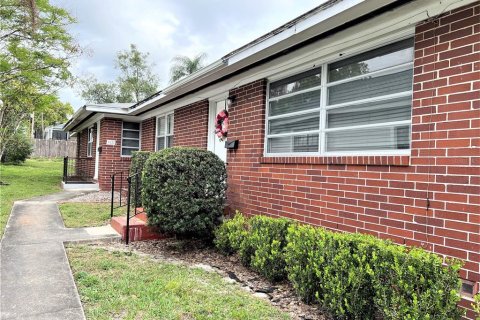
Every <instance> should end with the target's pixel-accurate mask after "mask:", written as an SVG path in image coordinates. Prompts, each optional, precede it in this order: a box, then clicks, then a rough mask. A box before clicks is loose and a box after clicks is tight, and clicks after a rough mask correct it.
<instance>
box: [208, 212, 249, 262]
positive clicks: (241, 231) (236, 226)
mask: <svg viewBox="0 0 480 320" xmlns="http://www.w3.org/2000/svg"><path fill="white" fill-rule="evenodd" d="M247 234H248V231H247V220H246V219H245V217H244V216H243V215H242V214H241V213H239V212H238V211H237V212H236V214H235V216H234V217H233V218H232V219H229V220H226V221H224V222H223V223H222V224H221V225H220V226H219V227H218V228H217V230H216V231H215V240H214V243H215V246H216V247H217V248H218V250H220V252H221V253H223V254H225V255H230V254H232V253H234V252H237V251H239V250H240V247H241V245H242V242H243V241H244V239H245V237H246V236H247Z"/></svg>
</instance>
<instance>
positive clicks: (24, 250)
mask: <svg viewBox="0 0 480 320" xmlns="http://www.w3.org/2000/svg"><path fill="white" fill-rule="evenodd" d="M78 195H79V193H75V192H60V193H57V194H54V195H51V196H44V197H39V198H34V199H31V200H27V201H17V202H15V204H14V206H13V208H12V212H11V215H10V219H9V221H8V224H7V227H6V229H5V234H4V236H3V239H2V242H1V245H0V254H1V255H0V299H1V303H0V319H2V320H4V319H45V320H47V319H48V320H51V319H62V320H66V319H85V316H84V314H83V308H82V304H81V302H80V298H79V296H78V292H77V288H76V286H75V282H74V280H73V277H72V273H71V270H70V265H69V263H68V260H67V256H66V253H65V248H64V242H76V241H94V240H102V239H120V237H119V235H118V234H117V233H116V232H115V231H114V230H113V229H112V228H110V227H109V226H108V227H98V228H78V229H69V228H65V226H64V224H63V220H62V218H61V216H60V212H59V211H58V207H57V204H56V201H61V200H66V199H69V198H73V197H75V196H78Z"/></svg>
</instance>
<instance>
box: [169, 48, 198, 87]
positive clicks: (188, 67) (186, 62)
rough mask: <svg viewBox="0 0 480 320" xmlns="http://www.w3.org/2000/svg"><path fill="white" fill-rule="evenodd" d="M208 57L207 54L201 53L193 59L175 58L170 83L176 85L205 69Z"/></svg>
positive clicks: (185, 57)
mask: <svg viewBox="0 0 480 320" xmlns="http://www.w3.org/2000/svg"><path fill="white" fill-rule="evenodd" d="M206 57H207V55H206V54H205V53H200V54H198V55H196V56H195V57H193V58H192V59H190V58H189V57H187V56H175V57H174V58H173V59H172V62H173V65H172V67H171V68H170V83H174V82H176V81H177V80H179V79H181V78H183V77H186V76H188V75H190V74H192V73H194V72H195V71H197V70H200V69H201V68H203V67H204V60H205V59H206Z"/></svg>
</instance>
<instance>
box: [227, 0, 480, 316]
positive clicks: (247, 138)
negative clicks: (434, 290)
mask: <svg viewBox="0 0 480 320" xmlns="http://www.w3.org/2000/svg"><path fill="white" fill-rule="evenodd" d="M479 14H480V4H479V2H476V4H475V5H473V6H470V7H468V8H463V9H459V10H455V11H454V12H450V13H447V14H444V15H442V17H440V18H439V19H436V20H435V21H436V22H437V23H438V26H436V24H435V22H429V23H424V24H420V25H418V26H417V30H416V37H415V61H414V73H415V75H414V94H413V110H412V114H413V116H412V152H411V156H410V157H408V156H406V157H405V156H403V157H295V158H282V157H278V158H263V156H262V155H263V139H264V123H265V101H266V82H265V81H256V82H253V83H251V84H248V85H245V86H243V87H240V88H237V89H234V90H231V91H230V94H231V95H235V96H236V101H235V103H234V104H233V106H232V107H231V108H230V110H229V111H230V130H229V139H238V140H239V141H240V143H239V148H238V150H236V151H229V154H228V179H229V180H228V203H229V205H230V206H231V207H232V208H233V209H239V210H241V211H242V212H244V213H246V214H265V215H270V216H286V217H289V218H293V219H296V220H299V221H302V222H306V223H311V224H315V225H320V226H324V227H327V228H330V229H334V230H341V231H347V232H362V233H369V234H373V235H375V236H378V237H380V238H388V239H392V240H393V241H395V242H396V243H399V244H406V245H414V246H421V247H424V248H426V249H428V250H431V251H433V252H436V253H438V254H441V255H445V256H450V257H456V258H460V259H463V260H464V261H465V266H464V268H463V270H462V272H461V276H462V277H463V278H466V279H469V280H471V281H475V282H478V281H480V264H479V261H480V254H479V252H480V91H479V89H480V36H479V34H480V33H479V32H480V19H478V17H479ZM435 29H436V31H435ZM427 198H428V199H429V200H430V205H429V208H428V209H427ZM463 305H464V306H466V305H467V302H466V301H463ZM469 317H472V314H471V313H470V314H469Z"/></svg>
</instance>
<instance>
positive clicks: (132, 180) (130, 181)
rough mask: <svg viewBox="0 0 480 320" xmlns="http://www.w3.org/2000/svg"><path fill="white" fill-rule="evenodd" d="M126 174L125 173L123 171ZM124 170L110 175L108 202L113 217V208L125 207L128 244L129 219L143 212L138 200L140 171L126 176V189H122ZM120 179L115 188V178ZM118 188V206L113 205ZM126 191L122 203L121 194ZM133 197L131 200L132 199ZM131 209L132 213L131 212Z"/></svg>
mask: <svg viewBox="0 0 480 320" xmlns="http://www.w3.org/2000/svg"><path fill="white" fill-rule="evenodd" d="M125 175H126V173H125ZM123 177H124V172H117V173H114V174H113V175H111V183H112V186H111V190H112V195H111V202H110V217H111V218H112V217H113V210H114V209H117V208H121V207H125V206H126V207H127V221H126V230H125V243H126V244H128V243H129V241H130V219H132V218H133V217H135V216H136V215H138V214H140V213H143V212H144V211H143V208H139V206H141V201H140V192H141V181H140V172H136V173H134V174H132V175H129V176H127V178H126V180H127V189H126V190H124V189H123V181H124V179H123ZM116 179H120V185H119V188H118V187H117V189H115V180H116ZM117 181H118V180H117ZM117 185H118V184H117ZM118 189H119V202H118V206H116V207H115V200H114V199H115V190H118ZM124 191H126V194H125V195H124V196H125V197H126V198H127V201H126V203H122V194H123V192H124ZM132 199H133V201H132ZM132 209H133V214H132Z"/></svg>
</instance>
